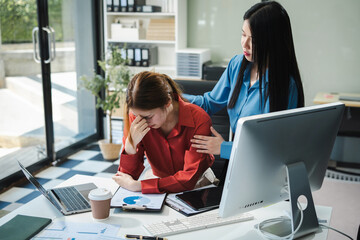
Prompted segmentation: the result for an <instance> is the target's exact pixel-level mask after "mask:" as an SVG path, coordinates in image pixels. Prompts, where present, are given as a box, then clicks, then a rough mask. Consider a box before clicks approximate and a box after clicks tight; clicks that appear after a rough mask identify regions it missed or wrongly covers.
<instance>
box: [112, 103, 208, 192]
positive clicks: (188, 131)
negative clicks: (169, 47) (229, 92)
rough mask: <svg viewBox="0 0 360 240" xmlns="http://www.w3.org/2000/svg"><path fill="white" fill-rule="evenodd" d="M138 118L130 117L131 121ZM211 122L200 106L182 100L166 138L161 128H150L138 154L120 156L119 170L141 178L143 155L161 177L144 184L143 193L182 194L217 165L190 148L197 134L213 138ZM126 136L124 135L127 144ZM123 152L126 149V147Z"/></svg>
mask: <svg viewBox="0 0 360 240" xmlns="http://www.w3.org/2000/svg"><path fill="white" fill-rule="evenodd" d="M134 120H135V116H134V115H133V114H130V122H133V121H134ZM210 126H211V119H210V117H209V115H208V114H207V113H206V112H205V111H204V110H203V109H202V108H200V107H198V106H196V105H194V104H191V103H187V102H184V101H183V100H182V99H180V98H179V121H178V123H177V124H176V125H175V127H174V128H173V129H172V130H171V132H170V133H169V135H168V136H167V137H165V136H164V134H163V133H162V132H161V130H160V129H151V130H150V131H149V132H148V133H147V134H146V135H145V137H144V138H143V139H142V141H141V142H140V143H139V144H138V146H137V153H136V154H133V155H128V154H127V153H126V152H125V150H123V152H122V153H121V156H120V166H119V171H121V172H124V173H127V174H130V175H131V176H132V177H133V178H134V179H138V178H139V176H140V174H141V173H142V171H143V170H144V165H143V163H144V153H145V154H146V157H147V159H148V161H149V163H150V165H151V168H152V170H153V173H154V174H155V175H156V176H159V177H160V178H155V179H147V180H142V181H141V191H142V193H164V192H182V191H185V190H191V189H193V188H194V187H195V184H196V182H197V181H198V179H199V177H200V176H201V175H202V174H203V173H204V172H205V170H206V169H208V168H209V167H210V166H211V165H212V164H213V162H214V157H213V156H212V155H209V154H203V153H197V152H196V149H195V148H193V147H191V142H190V139H192V138H193V136H194V135H207V136H210V135H211V131H210ZM126 136H127V133H125V134H124V138H123V144H125V140H126ZM123 149H124V148H123Z"/></svg>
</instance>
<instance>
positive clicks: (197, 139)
mask: <svg viewBox="0 0 360 240" xmlns="http://www.w3.org/2000/svg"><path fill="white" fill-rule="evenodd" d="M210 130H211V132H212V134H213V135H214V136H202V135H195V136H194V138H193V139H191V140H190V141H191V142H192V143H193V144H191V146H192V147H194V148H197V150H196V152H198V153H208V154H213V155H219V154H220V149H221V143H222V142H224V139H223V137H222V136H221V135H220V134H219V133H218V132H217V131H216V130H215V129H214V128H213V127H210Z"/></svg>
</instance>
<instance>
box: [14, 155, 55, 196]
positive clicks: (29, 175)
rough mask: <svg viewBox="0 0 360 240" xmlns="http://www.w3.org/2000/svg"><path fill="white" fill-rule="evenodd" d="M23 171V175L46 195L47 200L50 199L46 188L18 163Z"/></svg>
mask: <svg viewBox="0 0 360 240" xmlns="http://www.w3.org/2000/svg"><path fill="white" fill-rule="evenodd" d="M18 163H19V165H20V167H21V170H22V171H23V173H24V174H25V176H26V178H27V179H28V180H29V181H30V182H31V183H32V184H33V185H34V186H35V187H36V188H37V189H39V191H40V192H41V193H42V194H44V195H45V196H46V197H47V198H49V195H48V193H47V191H46V190H45V188H44V187H43V186H42V185H41V184H40V183H39V182H38V181H37V180H36V178H35V177H34V176H33V175H31V173H30V172H29V171H28V170H27V169H26V168H25V167H24V166H23V165H22V164H21V163H20V162H19V161H18Z"/></svg>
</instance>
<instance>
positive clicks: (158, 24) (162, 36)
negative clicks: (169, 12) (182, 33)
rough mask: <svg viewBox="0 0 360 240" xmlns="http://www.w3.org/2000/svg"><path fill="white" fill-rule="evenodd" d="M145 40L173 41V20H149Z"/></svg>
mask: <svg viewBox="0 0 360 240" xmlns="http://www.w3.org/2000/svg"><path fill="white" fill-rule="evenodd" d="M146 39H147V40H168V41H175V19H174V18H164V19H150V23H149V27H148V29H147V33H146Z"/></svg>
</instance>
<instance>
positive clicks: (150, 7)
mask: <svg viewBox="0 0 360 240" xmlns="http://www.w3.org/2000/svg"><path fill="white" fill-rule="evenodd" d="M138 7H141V12H146V13H152V12H161V7H160V6H155V5H143V6H137V8H136V9H139V8H138ZM139 12H140V11H139Z"/></svg>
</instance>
